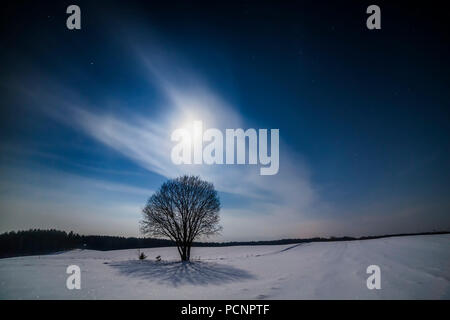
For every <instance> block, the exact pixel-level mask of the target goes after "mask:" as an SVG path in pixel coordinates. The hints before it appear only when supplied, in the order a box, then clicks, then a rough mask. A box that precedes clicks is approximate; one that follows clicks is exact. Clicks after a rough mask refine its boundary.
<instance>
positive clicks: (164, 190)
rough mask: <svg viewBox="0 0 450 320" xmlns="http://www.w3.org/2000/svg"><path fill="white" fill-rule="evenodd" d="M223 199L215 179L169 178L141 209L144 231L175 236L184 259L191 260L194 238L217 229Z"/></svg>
mask: <svg viewBox="0 0 450 320" xmlns="http://www.w3.org/2000/svg"><path fill="white" fill-rule="evenodd" d="M219 211H220V200H219V197H218V195H217V191H216V190H215V189H214V186H213V184H212V183H209V182H206V181H203V180H201V179H200V178H199V177H195V176H182V177H179V178H176V179H172V180H168V181H167V182H165V183H164V184H163V185H162V186H161V188H160V189H159V190H158V191H157V192H156V193H154V194H153V195H152V196H151V197H150V198H149V199H148V201H147V205H146V206H145V208H144V209H143V210H142V212H143V215H144V218H143V220H142V221H141V231H142V232H143V233H144V234H146V235H150V236H152V237H165V238H169V239H171V240H173V241H174V242H175V243H176V245H177V249H178V253H179V254H180V257H181V260H182V261H189V258H190V256H191V246H192V242H193V241H194V240H195V239H197V238H199V237H201V236H210V235H213V234H215V233H218V232H219V231H220V230H221V229H222V227H221V226H220V225H219V220H220V218H219Z"/></svg>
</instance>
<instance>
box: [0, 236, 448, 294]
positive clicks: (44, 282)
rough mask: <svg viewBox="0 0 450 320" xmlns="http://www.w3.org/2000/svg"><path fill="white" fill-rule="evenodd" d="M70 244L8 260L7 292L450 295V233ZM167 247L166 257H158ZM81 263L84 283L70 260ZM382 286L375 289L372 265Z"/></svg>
mask: <svg viewBox="0 0 450 320" xmlns="http://www.w3.org/2000/svg"><path fill="white" fill-rule="evenodd" d="M141 251H143V252H144V253H145V254H146V255H147V256H148V258H147V260H146V261H138V260H137V256H138V253H137V249H132V250H114V251H93V250H73V251H69V252H64V253H59V254H53V255H45V256H31V257H17V258H8V259H0V299H449V298H450V235H429V236H408V237H393V238H384V239H376V240H365V241H342V242H322V243H307V244H297V245H282V246H234V247H209V248H193V249H192V254H191V255H192V257H193V258H194V259H195V261H193V262H191V263H181V262H178V261H177V260H178V256H177V251H176V248H151V249H142V250H141ZM158 255H161V257H162V259H163V261H161V262H156V261H155V257H156V256H158ZM72 264H75V265H78V266H79V267H80V268H81V290H68V289H67V288H66V279H67V277H68V276H69V275H68V274H66V268H67V266H69V265H72ZM373 264H375V265H378V266H380V268H381V289H380V290H369V289H367V286H366V280H367V278H368V277H369V275H368V274H367V273H366V268H367V267H368V266H369V265H373Z"/></svg>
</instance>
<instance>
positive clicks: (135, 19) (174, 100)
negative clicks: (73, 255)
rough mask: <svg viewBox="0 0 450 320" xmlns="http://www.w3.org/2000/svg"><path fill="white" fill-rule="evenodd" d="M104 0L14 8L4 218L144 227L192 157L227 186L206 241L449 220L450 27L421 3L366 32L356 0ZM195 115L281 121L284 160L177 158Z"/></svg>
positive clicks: (427, 225)
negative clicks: (71, 15) (144, 214)
mask: <svg viewBox="0 0 450 320" xmlns="http://www.w3.org/2000/svg"><path fill="white" fill-rule="evenodd" d="M105 3H107V4H108V5H104V4H105ZM105 3H97V4H94V3H90V2H80V7H81V11H82V30H79V31H69V30H67V29H66V28H65V18H66V15H65V6H66V4H65V3H64V1H62V2H61V3H58V4H52V3H46V4H45V5H39V6H38V5H37V4H31V3H30V4H28V5H23V4H22V5H18V7H17V8H12V9H11V10H12V12H13V13H12V14H11V15H10V16H9V18H8V19H6V20H5V25H6V26H8V27H9V29H10V31H9V32H8V34H7V35H6V40H7V41H6V43H9V45H8V47H7V48H5V50H3V52H2V53H1V57H2V64H3V67H2V70H3V71H2V74H1V76H0V81H1V88H0V90H1V91H2V97H3V98H2V106H1V120H0V123H1V129H0V135H1V145H0V147H1V156H0V176H1V185H0V205H1V207H0V209H1V213H0V214H1V216H0V221H1V223H0V228H1V230H0V231H9V230H16V229H24V228H34V227H40V228H58V229H64V230H74V231H76V232H79V233H84V234H112V235H124V236H136V235H139V231H138V230H139V228H138V227H139V225H138V222H139V220H140V218H141V213H140V210H141V208H142V207H143V206H144V205H145V202H146V199H147V198H148V197H149V196H150V195H151V193H152V192H153V191H154V190H156V189H157V188H158V187H159V186H160V185H161V183H163V182H164V181H165V180H166V179H167V178H171V177H175V176H177V175H180V174H184V173H192V174H199V175H200V176H201V177H203V178H204V179H207V180H209V181H211V182H213V183H214V184H215V186H216V188H217V189H218V190H219V192H220V196H221V200H222V211H221V217H222V224H223V227H224V230H223V233H222V235H221V236H219V237H217V238H214V239H212V240H259V239H277V238H289V237H310V236H332V235H335V236H338V235H368V234H381V233H394V232H418V231H431V230H438V229H449V228H450V217H449V207H450V200H449V197H448V195H449V191H450V188H449V187H450V186H449V181H450V179H449V178H450V166H449V163H450V162H449V134H448V132H449V124H448V119H449V102H450V99H449V94H448V80H449V72H448V69H449V68H448V67H449V65H448V64H449V62H448V61H447V59H445V57H447V56H448V53H449V45H448V43H449V42H448V41H446V39H447V38H448V37H447V36H446V35H445V33H444V32H443V31H442V29H441V26H440V25H438V24H437V23H435V22H433V21H434V20H433V19H431V17H430V16H428V15H427V14H428V13H427V12H426V11H425V12H424V13H421V14H419V13H418V11H411V12H405V11H402V10H403V9H404V8H398V7H389V6H388V7H387V8H388V9H389V10H386V11H387V14H386V15H385V16H384V15H383V17H385V18H383V26H384V27H383V29H382V30H380V31H375V32H372V31H368V30H367V29H365V27H364V24H365V14H364V12H365V10H364V4H363V3H362V4H361V5H358V6H356V5H353V6H349V5H348V4H347V5H346V6H347V7H344V8H341V7H339V8H338V7H336V5H335V4H329V6H326V7H322V6H321V5H317V6H315V5H313V4H307V5H305V4H302V3H300V2H298V3H296V2H293V3H291V4H289V5H287V4H285V5H282V6H278V7H277V6H275V5H274V4H273V3H270V2H262V3H261V4H260V5H259V6H258V7H256V6H250V5H245V4H238V3H230V4H228V5H226V4H223V5H221V6H219V5H217V4H216V6H213V5H211V4H210V5H208V4H207V3H198V4H197V6H194V7H187V6H186V5H183V4H182V3H181V2H170V3H168V4H165V5H162V4H145V5H144V4H143V3H140V2H129V3H128V5H127V6H124V5H122V4H120V3H119V2H105ZM68 4H69V3H68ZM68 4H67V5H68ZM102 4H103V5H102ZM21 6H22V7H21ZM18 12H22V13H21V14H20V15H19V14H18ZM337 12H339V14H336V13H337ZM401 12H403V15H400V13H401ZM394 13H395V14H397V15H396V16H395V19H394ZM318 17H320V19H319V18H318ZM355 17H358V19H356V18H355ZM424 17H425V18H424ZM424 19H429V20H424ZM419 21H426V22H427V23H423V24H422V26H421V27H420V28H419V27H418V26H417V23H418V22H419ZM36 26H38V27H36ZM447 40H448V39H447ZM192 120H202V121H203V122H204V123H205V124H206V125H207V126H208V127H216V128H221V129H224V128H239V127H241V128H244V129H247V128H256V129H258V128H268V129H270V128H279V129H280V171H279V173H278V174H277V175H274V176H260V175H259V167H255V166H236V165H235V166H205V165H203V166H202V165H200V166H175V165H173V164H172V163H171V161H170V149H171V147H172V146H173V145H174V143H172V142H171V141H170V134H171V132H172V131H173V130H174V129H175V128H177V127H179V126H182V125H184V124H186V123H189V122H190V121H192Z"/></svg>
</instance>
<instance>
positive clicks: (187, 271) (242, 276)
mask: <svg viewBox="0 0 450 320" xmlns="http://www.w3.org/2000/svg"><path fill="white" fill-rule="evenodd" d="M109 265H110V266H111V267H113V268H115V269H117V270H119V272H120V273H121V274H123V275H127V276H131V277H137V278H141V279H147V280H152V281H157V282H158V283H161V284H166V285H172V286H174V287H178V286H181V285H188V284H190V285H199V286H202V285H209V284H215V285H219V284H224V283H229V282H234V281H243V280H250V279H255V276H253V275H252V274H251V273H249V272H247V271H245V270H242V269H238V268H235V267H232V266H228V265H223V264H217V263H211V262H203V261H195V262H179V261H176V262H175V261H173V262H164V261H159V262H156V261H139V260H130V261H123V262H115V263H110V264H109Z"/></svg>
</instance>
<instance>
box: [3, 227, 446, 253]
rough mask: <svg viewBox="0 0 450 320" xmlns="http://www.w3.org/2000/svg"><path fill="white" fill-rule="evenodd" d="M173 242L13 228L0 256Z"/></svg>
mask: <svg viewBox="0 0 450 320" xmlns="http://www.w3.org/2000/svg"><path fill="white" fill-rule="evenodd" d="M448 233H450V232H448V231H435V232H423V233H404V234H389V235H381V236H367V237H360V238H354V237H331V238H318V237H317V238H309V239H282V240H270V241H246V242H195V243H194V244H193V245H194V246H196V247H224V246H243V245H248V246H258V245H282V244H294V243H307V242H326V241H351V240H368V239H379V238H386V237H400V236H412V235H430V234H448ZM170 246H175V243H174V242H173V241H171V240H165V239H153V238H134V237H131V238H125V237H112V236H84V235H79V234H76V233H73V232H72V231H71V232H69V233H67V232H65V231H59V230H53V229H52V230H40V229H33V230H27V231H17V232H15V231H12V232H6V233H3V234H0V258H6V257H14V256H23V255H37V254H47V253H54V252H58V251H65V250H71V249H91V250H119V249H137V248H155V247H170Z"/></svg>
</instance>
